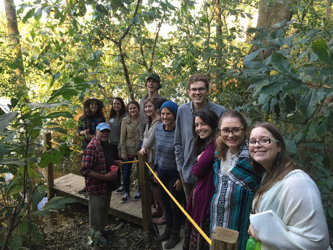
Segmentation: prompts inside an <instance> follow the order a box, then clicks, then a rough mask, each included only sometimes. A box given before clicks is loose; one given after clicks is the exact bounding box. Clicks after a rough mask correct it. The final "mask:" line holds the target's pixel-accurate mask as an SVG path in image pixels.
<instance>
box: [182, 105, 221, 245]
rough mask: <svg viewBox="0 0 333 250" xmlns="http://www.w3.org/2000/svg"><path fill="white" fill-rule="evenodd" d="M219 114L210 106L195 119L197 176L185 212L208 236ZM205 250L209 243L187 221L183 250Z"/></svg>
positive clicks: (198, 112)
mask: <svg viewBox="0 0 333 250" xmlns="http://www.w3.org/2000/svg"><path fill="white" fill-rule="evenodd" d="M218 120H219V118H218V116H217V115H216V113H215V112H214V111H212V110H210V109H203V110H199V111H196V112H195V113H194V118H193V126H192V130H193V136H194V141H193V149H194V150H193V151H194V154H195V155H196V156H197V163H196V164H195V165H194V166H193V168H192V173H193V175H194V176H196V177H197V178H198V181H197V182H196V184H195V185H194V187H193V189H192V192H191V194H190V196H189V200H188V202H187V207H186V211H187V213H188V214H189V215H190V216H191V217H192V219H193V220H194V221H195V222H196V223H197V224H198V225H199V227H200V228H201V229H202V231H204V232H205V233H206V235H207V236H208V237H209V225H210V219H209V217H210V216H209V215H210V203H211V201H212V197H213V194H214V185H212V181H213V175H214V170H213V164H214V154H215V139H216V138H215V136H216V132H217V128H218ZM187 249H191V250H205V249H207V250H208V249H209V244H208V243H207V241H206V240H205V238H204V237H203V236H201V234H200V233H199V231H198V230H197V229H196V228H195V227H194V226H193V225H192V223H191V222H190V221H189V220H186V224H185V237H184V242H183V250H187Z"/></svg>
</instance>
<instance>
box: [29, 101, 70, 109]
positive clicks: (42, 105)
mask: <svg viewBox="0 0 333 250" xmlns="http://www.w3.org/2000/svg"><path fill="white" fill-rule="evenodd" d="M26 105H28V106H30V107H33V108H54V107H58V106H65V105H66V106H68V103H67V102H59V103H37V102H35V103H26Z"/></svg>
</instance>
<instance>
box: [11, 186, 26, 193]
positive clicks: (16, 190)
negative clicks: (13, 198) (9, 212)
mask: <svg viewBox="0 0 333 250" xmlns="http://www.w3.org/2000/svg"><path fill="white" fill-rule="evenodd" d="M22 190H23V185H18V186H15V187H14V188H12V189H11V190H10V192H9V194H10V195H15V194H19V193H21V192H22Z"/></svg>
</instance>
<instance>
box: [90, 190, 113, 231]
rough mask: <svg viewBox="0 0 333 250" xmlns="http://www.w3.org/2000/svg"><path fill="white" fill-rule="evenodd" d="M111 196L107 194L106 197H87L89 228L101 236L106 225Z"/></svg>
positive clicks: (91, 195)
mask: <svg viewBox="0 0 333 250" xmlns="http://www.w3.org/2000/svg"><path fill="white" fill-rule="evenodd" d="M111 194H112V192H108V194H107V197H101V196H99V195H94V194H90V195H89V226H90V227H91V228H92V229H94V230H95V231H99V232H100V233H101V234H103V231H104V228H105V227H106V225H107V224H108V212H109V208H110V201H111Z"/></svg>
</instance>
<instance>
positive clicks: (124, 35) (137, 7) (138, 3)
mask: <svg viewBox="0 0 333 250" xmlns="http://www.w3.org/2000/svg"><path fill="white" fill-rule="evenodd" d="M139 6H140V0H138V2H137V3H136V7H135V11H134V13H133V17H132V20H131V22H130V24H129V25H128V27H127V28H126V30H125V31H124V34H123V35H122V36H121V37H120V39H119V43H121V42H122V40H123V39H124V38H125V37H126V35H127V34H128V32H129V30H130V28H131V27H132V25H133V20H134V18H135V17H136V15H137V13H138V9H139Z"/></svg>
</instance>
